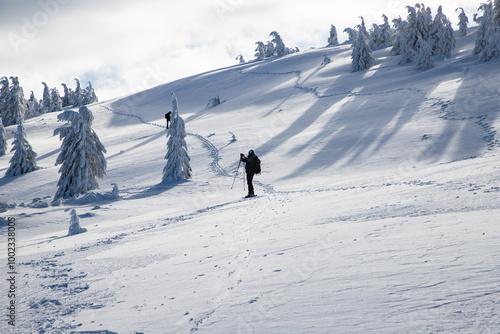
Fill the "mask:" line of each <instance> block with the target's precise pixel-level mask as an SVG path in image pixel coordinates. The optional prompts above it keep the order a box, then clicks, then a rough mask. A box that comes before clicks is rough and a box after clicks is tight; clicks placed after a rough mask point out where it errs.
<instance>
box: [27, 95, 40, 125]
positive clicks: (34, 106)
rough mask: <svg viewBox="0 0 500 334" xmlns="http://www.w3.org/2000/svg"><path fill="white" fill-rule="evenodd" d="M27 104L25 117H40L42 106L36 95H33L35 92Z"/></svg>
mask: <svg viewBox="0 0 500 334" xmlns="http://www.w3.org/2000/svg"><path fill="white" fill-rule="evenodd" d="M26 103H27V108H26V114H25V116H24V118H25V119H28V118H33V117H36V116H38V115H40V105H39V104H38V100H37V99H36V98H35V93H33V91H31V94H30V99H29V100H28V101H27V102H26Z"/></svg>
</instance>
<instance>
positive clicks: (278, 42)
mask: <svg viewBox="0 0 500 334" xmlns="http://www.w3.org/2000/svg"><path fill="white" fill-rule="evenodd" d="M269 36H271V37H273V39H272V40H271V42H273V44H274V54H275V55H276V56H278V57H281V56H284V55H286V46H285V43H284V42H283V39H281V36H280V34H279V33H278V32H277V31H273V32H271V33H270V34H269Z"/></svg>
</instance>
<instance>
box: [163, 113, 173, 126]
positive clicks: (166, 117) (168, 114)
mask: <svg viewBox="0 0 500 334" xmlns="http://www.w3.org/2000/svg"><path fill="white" fill-rule="evenodd" d="M171 115H172V112H171V111H169V112H168V113H166V114H165V119H166V120H167V129H168V123H170V116H171Z"/></svg>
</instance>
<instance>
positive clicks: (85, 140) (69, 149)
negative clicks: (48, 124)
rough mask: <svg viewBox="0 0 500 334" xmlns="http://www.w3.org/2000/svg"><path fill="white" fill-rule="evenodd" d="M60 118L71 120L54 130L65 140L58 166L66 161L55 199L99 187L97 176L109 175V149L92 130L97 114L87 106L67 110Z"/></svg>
mask: <svg viewBox="0 0 500 334" xmlns="http://www.w3.org/2000/svg"><path fill="white" fill-rule="evenodd" d="M57 119H58V120H59V121H66V122H69V123H67V124H65V125H63V126H61V127H59V128H57V129H56V130H55V131H54V135H57V134H59V137H60V139H64V140H63V142H62V145H61V153H60V154H59V156H58V157H57V160H56V165H60V164H62V166H61V168H60V169H59V173H60V174H61V176H60V178H59V182H58V183H57V186H58V187H59V188H58V189H57V192H56V195H55V199H57V198H69V197H74V196H78V195H80V194H84V193H86V192H88V191H89V190H94V189H98V188H99V184H98V183H97V179H98V178H99V179H102V178H103V177H104V175H105V174H106V159H105V157H104V153H106V149H105V148H104V146H103V145H102V143H101V141H100V140H99V137H97V134H96V133H95V132H94V130H92V121H93V120H94V116H93V115H92V112H91V111H90V110H89V109H88V108H87V107H86V106H81V107H80V109H79V110H78V112H75V111H73V110H66V111H64V112H63V113H61V114H59V115H58V116H57Z"/></svg>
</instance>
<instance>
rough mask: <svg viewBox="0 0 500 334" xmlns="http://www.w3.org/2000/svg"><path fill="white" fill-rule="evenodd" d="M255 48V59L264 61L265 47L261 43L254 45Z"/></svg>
mask: <svg viewBox="0 0 500 334" xmlns="http://www.w3.org/2000/svg"><path fill="white" fill-rule="evenodd" d="M255 44H256V45H257V47H256V48H255V58H257V59H264V58H266V46H265V45H264V43H262V42H261V41H259V42H256V43H255Z"/></svg>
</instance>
